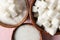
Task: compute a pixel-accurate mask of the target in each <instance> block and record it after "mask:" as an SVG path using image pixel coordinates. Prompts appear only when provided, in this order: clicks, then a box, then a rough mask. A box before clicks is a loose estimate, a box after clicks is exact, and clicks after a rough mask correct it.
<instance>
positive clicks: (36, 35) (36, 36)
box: [14, 25, 40, 40]
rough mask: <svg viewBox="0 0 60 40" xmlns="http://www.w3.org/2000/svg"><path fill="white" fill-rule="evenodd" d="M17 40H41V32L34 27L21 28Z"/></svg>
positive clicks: (17, 32)
mask: <svg viewBox="0 0 60 40" xmlns="http://www.w3.org/2000/svg"><path fill="white" fill-rule="evenodd" d="M14 38H15V40H40V32H39V31H38V30H37V29H36V28H35V27H34V26H32V25H23V26H20V27H19V28H18V29H17V30H16V32H15V36H14Z"/></svg>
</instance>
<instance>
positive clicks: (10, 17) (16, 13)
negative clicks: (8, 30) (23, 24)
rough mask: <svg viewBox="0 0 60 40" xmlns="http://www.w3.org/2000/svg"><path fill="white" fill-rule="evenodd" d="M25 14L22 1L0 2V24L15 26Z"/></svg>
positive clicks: (24, 4)
mask: <svg viewBox="0 0 60 40" xmlns="http://www.w3.org/2000/svg"><path fill="white" fill-rule="evenodd" d="M23 8H24V9H23ZM26 13H27V11H26V3H25V1H24V0H0V22H3V23H5V24H10V25H15V24H17V23H19V22H20V21H22V19H23V18H24V17H25V15H26Z"/></svg>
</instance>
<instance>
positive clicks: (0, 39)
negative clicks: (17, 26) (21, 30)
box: [0, 26, 14, 40]
mask: <svg viewBox="0 0 60 40" xmlns="http://www.w3.org/2000/svg"><path fill="white" fill-rule="evenodd" d="M13 30H14V28H4V27H2V26H0V40H11V36H12V33H13Z"/></svg>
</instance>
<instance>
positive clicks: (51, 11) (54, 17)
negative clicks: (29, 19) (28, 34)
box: [33, 0, 60, 35]
mask: <svg viewBox="0 0 60 40" xmlns="http://www.w3.org/2000/svg"><path fill="white" fill-rule="evenodd" d="M35 7H37V8H38V7H39V8H38V9H37V10H38V11H36V12H38V13H37V14H39V15H38V16H37V18H38V19H37V22H36V23H37V24H38V25H39V26H41V25H43V26H44V28H45V31H47V32H48V33H50V34H51V35H54V34H55V33H56V32H57V29H58V28H59V29H60V26H59V25H60V0H53V1H52V0H49V1H48V0H45V1H44V0H36V2H35ZM33 10H34V9H33ZM33 12H34V11H33Z"/></svg>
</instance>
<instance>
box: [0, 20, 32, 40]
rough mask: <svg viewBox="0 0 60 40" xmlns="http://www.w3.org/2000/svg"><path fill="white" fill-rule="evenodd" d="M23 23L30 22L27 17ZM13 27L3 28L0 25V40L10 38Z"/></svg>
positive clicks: (9, 39) (8, 39)
mask: <svg viewBox="0 0 60 40" xmlns="http://www.w3.org/2000/svg"><path fill="white" fill-rule="evenodd" d="M25 23H31V22H30V21H29V19H28V20H27V21H26V22H25ZM14 29H15V28H5V27H3V26H0V40H11V37H12V33H13V30H14Z"/></svg>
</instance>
